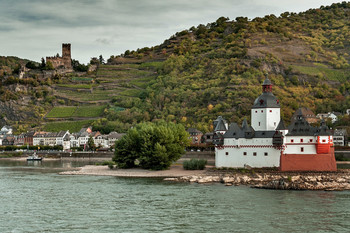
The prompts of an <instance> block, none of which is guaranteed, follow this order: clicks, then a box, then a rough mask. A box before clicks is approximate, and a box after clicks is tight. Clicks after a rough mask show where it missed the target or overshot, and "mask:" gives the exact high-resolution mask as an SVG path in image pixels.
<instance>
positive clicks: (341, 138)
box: [333, 129, 348, 146]
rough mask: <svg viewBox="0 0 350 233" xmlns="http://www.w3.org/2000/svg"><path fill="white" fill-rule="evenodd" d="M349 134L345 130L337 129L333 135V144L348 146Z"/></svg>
mask: <svg viewBox="0 0 350 233" xmlns="http://www.w3.org/2000/svg"><path fill="white" fill-rule="evenodd" d="M347 137H348V134H347V132H346V130H345V129H336V130H334V133H333V143H334V145H335V146H345V145H347Z"/></svg>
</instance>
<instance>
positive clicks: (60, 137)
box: [55, 130, 69, 146]
mask: <svg viewBox="0 0 350 233" xmlns="http://www.w3.org/2000/svg"><path fill="white" fill-rule="evenodd" d="M66 135H69V130H67V131H60V132H58V133H57V134H56V143H55V145H57V146H62V145H63V139H64V137H66Z"/></svg>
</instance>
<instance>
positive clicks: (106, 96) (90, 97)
mask: <svg viewBox="0 0 350 233" xmlns="http://www.w3.org/2000/svg"><path fill="white" fill-rule="evenodd" d="M61 93H63V94H64V95H66V96H67V97H69V98H72V99H77V100H80V101H98V100H110V99H111V98H112V97H113V96H114V95H115V90H94V91H93V92H92V93H90V92H86V91H79V90H78V91H71V90H62V91H61Z"/></svg>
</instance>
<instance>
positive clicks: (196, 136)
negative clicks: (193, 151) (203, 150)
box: [186, 128, 203, 145]
mask: <svg viewBox="0 0 350 233" xmlns="http://www.w3.org/2000/svg"><path fill="white" fill-rule="evenodd" d="M186 131H187V132H188V133H189V134H190V137H189V138H190V139H191V144H192V145H196V144H197V145H199V144H200V143H201V139H202V136H203V133H202V132H201V131H199V130H198V129H194V128H188V129H187V130H186Z"/></svg>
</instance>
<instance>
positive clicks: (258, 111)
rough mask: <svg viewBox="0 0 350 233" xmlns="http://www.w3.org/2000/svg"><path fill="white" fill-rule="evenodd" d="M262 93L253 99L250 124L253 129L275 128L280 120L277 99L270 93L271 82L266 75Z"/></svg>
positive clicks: (265, 129)
mask: <svg viewBox="0 0 350 233" xmlns="http://www.w3.org/2000/svg"><path fill="white" fill-rule="evenodd" d="M262 92H263V93H262V94H261V95H260V96H259V97H258V98H257V99H256V100H255V101H254V105H253V107H252V110H251V125H252V127H253V128H254V130H255V131H272V130H275V129H276V128H277V126H278V124H279V122H280V119H281V115H280V108H281V106H280V104H279V100H278V99H277V98H276V97H275V96H274V95H273V94H272V83H271V81H270V80H269V78H268V77H266V79H265V81H264V83H263V84H262Z"/></svg>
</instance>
